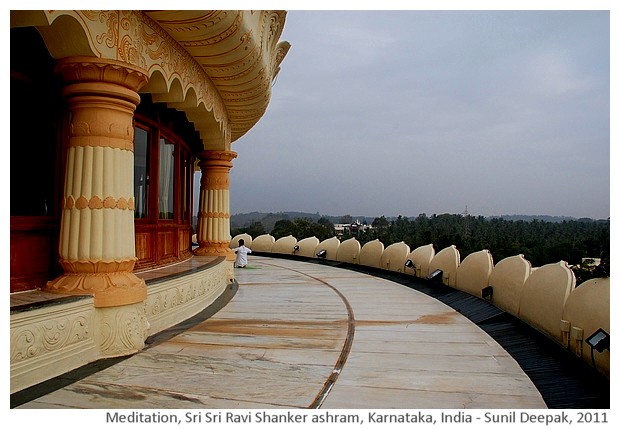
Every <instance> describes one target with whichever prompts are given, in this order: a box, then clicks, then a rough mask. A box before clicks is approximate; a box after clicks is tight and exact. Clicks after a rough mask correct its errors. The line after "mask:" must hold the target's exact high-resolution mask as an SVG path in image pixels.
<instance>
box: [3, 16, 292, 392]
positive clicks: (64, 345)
mask: <svg viewBox="0 0 620 429" xmlns="http://www.w3.org/2000/svg"><path fill="white" fill-rule="evenodd" d="M285 18H286V13H285V12H283V11H168V10H167V11H148V12H147V11H32V10H28V11H11V29H10V31H11V33H10V43H11V60H10V62H11V104H10V106H11V107H10V108H11V115H10V118H11V143H10V144H11V147H10V149H11V151H10V152H11V173H10V174H11V177H10V184H11V201H10V212H11V213H10V228H11V233H10V238H11V245H10V255H11V262H10V270H11V289H10V291H11V301H12V306H11V392H14V391H17V390H20V389H23V388H25V387H29V386H32V385H34V384H36V383H38V382H41V381H44V380H45V379H47V378H51V377H53V376H56V375H59V374H62V373H64V372H66V371H68V370H71V369H73V368H77V367H79V366H81V365H83V364H85V363H88V362H92V361H94V360H97V359H100V358H102V357H110V356H122V355H127V354H130V353H134V352H136V351H137V350H140V349H141V348H143V347H144V344H145V340H146V338H147V337H148V336H150V335H153V334H155V333H157V332H159V331H161V330H163V329H166V328H167V327H170V326H172V325H174V324H176V323H178V322H180V321H182V320H185V319H187V318H188V317H191V316H192V315H194V314H196V313H198V312H200V311H203V310H204V309H205V308H207V307H209V306H210V305H212V304H213V303H214V302H215V301H217V300H218V298H219V297H221V296H223V295H224V294H225V292H226V290H227V288H229V286H230V285H231V284H234V282H235V281H234V270H233V266H232V260H233V259H234V258H233V254H232V252H231V250H230V249H229V242H230V239H231V237H230V223H229V218H230V212H229V210H230V209H229V200H230V198H229V195H230V181H229V171H230V169H231V168H232V166H233V160H234V159H235V157H236V156H237V153H236V152H235V151H233V149H232V144H233V143H234V142H235V141H236V140H238V139H239V138H240V137H242V136H243V135H245V134H246V133H247V132H248V131H249V130H250V129H251V128H252V127H253V126H254V125H255V124H256V123H257V122H258V121H259V120H260V118H261V117H262V115H263V114H264V113H265V111H266V109H267V107H268V104H269V100H270V96H271V87H272V82H273V79H274V78H275V77H276V75H277V73H278V71H279V68H280V63H281V62H282V60H283V59H284V57H285V56H286V54H287V52H288V49H289V47H290V45H289V44H288V43H287V42H283V41H280V40H279V39H280V36H281V33H282V30H283V26H284V23H285ZM196 171H199V172H200V174H201V180H200V189H199V195H200V197H199V204H198V206H199V209H198V213H197V218H198V222H197V225H193V222H192V219H193V217H194V213H193V207H194V204H193V195H194V180H193V177H194V174H195V172H196ZM194 234H195V237H196V241H197V246H195V245H194V246H193V245H192V242H193V240H192V236H193V235H194ZM167 267H177V269H176V271H175V272H174V275H159V276H157V275H156V274H154V273H157V272H159V273H161V272H166V271H165V270H166V268H167ZM183 267H188V268H187V269H183ZM28 297H30V298H28ZM33 297H34V298H33ZM50 297H51V298H50ZM14 299H15V301H16V302H17V301H18V300H22V301H23V300H28V299H32V300H34V301H33V302H36V305H26V304H22V305H21V306H20V305H15V306H13V300H14ZM42 303H43V304H42ZM50 303H52V304H50ZM51 306H53V311H52V310H50V307H51Z"/></svg>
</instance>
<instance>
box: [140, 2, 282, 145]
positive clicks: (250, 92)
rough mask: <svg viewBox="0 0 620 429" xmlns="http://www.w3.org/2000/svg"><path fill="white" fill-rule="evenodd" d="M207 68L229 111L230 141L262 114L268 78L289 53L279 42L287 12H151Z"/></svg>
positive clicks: (267, 90) (268, 93)
mask: <svg viewBox="0 0 620 429" xmlns="http://www.w3.org/2000/svg"><path fill="white" fill-rule="evenodd" d="M146 14H147V15H148V16H149V17H150V18H151V19H153V20H154V21H156V22H157V23H158V24H159V26H161V28H162V29H164V30H165V31H166V32H167V33H168V34H169V35H170V37H172V38H173V39H174V40H175V41H176V42H177V43H179V45H181V46H182V47H183V49H185V50H186V51H187V52H188V53H189V54H190V55H191V56H192V57H193V58H194V60H195V61H196V62H197V63H198V64H200V66H201V67H202V68H203V69H204V70H205V72H206V74H207V75H208V76H209V78H210V79H211V80H212V82H213V83H214V85H215V87H216V88H217V90H218V92H219V94H220V97H221V98H222V100H223V101H224V105H225V107H226V109H227V111H228V115H229V121H230V127H231V140H232V141H235V140H237V139H238V138H239V137H241V136H242V135H244V134H245V133H246V132H247V131H249V130H250V128H252V127H253V126H254V125H255V124H256V123H257V122H258V121H259V119H260V118H261V117H262V116H263V114H264V113H265V111H266V109H267V106H268V104H269V100H270V98H271V83H272V81H273V79H274V78H275V76H276V75H277V73H278V71H279V66H280V63H281V62H282V60H283V59H284V56H285V55H286V53H287V52H288V49H289V48H290V45H289V44H288V42H278V40H279V38H280V35H281V34H282V30H283V27H284V22H285V18H286V12H285V11H246V10H243V11H232V10H217V11H149V12H146Z"/></svg>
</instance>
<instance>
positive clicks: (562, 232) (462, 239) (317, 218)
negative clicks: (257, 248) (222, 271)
mask: <svg viewBox="0 0 620 429" xmlns="http://www.w3.org/2000/svg"><path fill="white" fill-rule="evenodd" d="M261 215H262V216H261ZM239 216H240V215H233V216H231V229H232V231H231V235H232V236H235V235H237V234H241V233H247V234H249V235H251V236H252V237H257V236H259V235H263V234H271V235H272V236H274V238H275V239H276V240H277V239H278V238H281V237H285V236H288V235H292V236H294V237H295V238H297V240H302V239H304V238H307V237H312V236H314V237H317V238H318V239H319V240H321V241H322V240H325V239H327V238H331V237H333V236H335V235H336V231H335V228H334V224H335V223H344V224H350V223H353V222H356V221H359V223H361V224H362V225H370V226H371V227H372V228H368V229H366V230H363V228H362V229H360V230H359V231H358V232H353V233H347V234H344V235H340V236H339V238H340V239H341V241H344V240H346V239H349V238H352V237H355V238H356V239H357V240H358V241H359V242H360V244H361V245H362V246H363V245H364V244H365V243H367V242H369V241H372V240H375V239H378V240H380V241H381V242H382V243H383V244H384V246H385V247H387V246H389V245H390V244H393V243H398V242H401V241H402V242H404V243H406V244H407V245H408V246H409V247H410V248H411V250H413V249H416V248H418V247H420V246H424V245H427V244H433V246H434V247H435V251H437V252H438V251H440V250H442V249H444V248H446V247H448V246H451V245H455V246H456V248H457V249H458V250H459V252H460V254H461V260H463V259H464V258H465V257H466V256H467V255H469V254H470V253H473V252H477V251H479V250H483V249H487V250H489V251H490V252H491V255H492V256H493V260H494V262H495V263H497V262H499V261H500V260H502V259H504V258H506V257H509V256H514V255H519V254H523V255H524V257H525V258H526V259H527V260H528V261H530V262H531V263H532V266H535V267H537V266H542V265H546V264H550V263H556V262H559V261H566V262H567V263H568V264H569V265H571V266H574V267H573V270H574V271H575V275H576V276H577V279H578V282H581V281H583V280H585V279H587V278H590V277H592V276H593V275H594V274H601V272H602V273H603V274H606V275H609V274H608V273H609V256H610V219H605V220H594V219H589V218H582V219H573V218H553V217H540V216H529V217H528V216H509V217H489V218H487V217H484V216H472V215H467V214H440V215H436V214H433V215H430V216H427V215H426V214H424V213H422V214H420V215H418V216H417V217H416V218H408V217H403V216H398V217H395V218H386V217H385V216H381V217H376V218H374V219H372V220H370V219H369V218H366V217H355V218H354V217H353V216H350V215H345V216H341V217H333V216H321V215H320V214H318V213H316V214H309V213H297V212H289V213H268V214H261V213H256V212H255V213H249V214H246V215H243V216H242V217H239ZM235 217H236V218H235ZM545 219H547V220H545ZM548 219H551V220H548ZM589 258H591V259H592V260H594V259H595V258H596V259H601V260H602V265H601V267H595V265H594V263H593V261H586V262H585V263H583V260H584V259H589ZM595 270H596V273H594V271H595Z"/></svg>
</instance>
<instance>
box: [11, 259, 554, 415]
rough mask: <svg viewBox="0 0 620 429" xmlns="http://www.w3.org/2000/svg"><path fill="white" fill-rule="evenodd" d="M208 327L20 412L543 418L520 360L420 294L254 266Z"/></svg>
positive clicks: (336, 274)
mask: <svg viewBox="0 0 620 429" xmlns="http://www.w3.org/2000/svg"><path fill="white" fill-rule="evenodd" d="M235 275H236V279H237V281H238V283H239V290H238V292H237V294H236V295H235V296H234V297H233V298H232V300H231V301H230V302H229V303H228V304H227V305H226V306H225V307H224V308H223V309H222V310H220V311H219V312H218V313H216V314H215V315H214V316H213V317H211V318H209V319H207V320H204V321H201V322H200V323H198V324H196V325H194V326H192V327H190V328H188V329H187V330H184V331H182V332H180V333H179V334H178V335H176V336H173V337H171V338H169V339H167V340H166V341H163V342H160V343H158V344H154V345H152V346H150V347H147V348H145V349H144V350H143V351H141V352H140V353H137V354H136V355H134V356H131V357H129V358H128V359H125V360H122V361H120V362H119V363H116V364H115V365H112V366H110V367H108V368H106V369H103V370H101V371H99V372H96V373H94V374H91V375H89V376H87V377H85V378H83V379H81V380H79V381H76V382H74V383H72V384H69V385H67V386H65V387H62V388H60V389H59V390H56V391H53V392H51V393H48V394H46V395H43V396H41V397H39V398H37V399H34V400H32V401H30V402H26V403H25V404H23V405H21V406H19V408H85V409H103V408H105V409H129V408H131V409H138V408H140V409H144V408H156V409H185V408H214V409H218V408H226V409H250V408H262V409H271V408H317V407H320V408H323V409H365V408H373V409H379V408H398V409H405V408H406V409H437V408H441V409H461V408H469V409H482V408H484V409H491V408H497V409H501V408H511V409H514V408H530V409H534V408H546V405H545V402H544V401H543V399H542V397H541V395H540V393H539V392H538V391H537V389H536V387H535V386H534V384H533V383H532V382H531V380H530V379H529V378H528V377H527V376H526V375H525V373H524V372H523V371H522V369H521V368H520V367H519V365H518V364H517V363H516V362H515V360H514V359H513V358H512V357H511V356H510V355H509V354H508V353H507V352H506V351H505V350H504V349H503V348H502V347H500V346H499V345H498V344H497V343H496V342H495V340H493V339H492V338H491V337H490V336H489V335H488V334H486V333H485V332H484V331H483V330H482V329H480V328H479V327H478V326H476V325H475V324H474V323H472V322H471V321H469V319H467V318H465V317H464V316H463V315H461V314H460V313H458V312H457V311H455V310H454V309H452V308H450V307H448V306H446V305H445V304H443V303H441V302H439V301H437V300H435V299H433V298H431V297H428V296H427V295H425V294H423V293H420V292H417V291H415V290H413V289H410V288H407V287H405V286H402V285H400V284H397V283H394V282H391V281H389V280H385V279H381V278H378V277H374V276H371V275H368V274H364V273H360V272H355V271H351V270H346V269H342V268H336V267H330V266H327V265H321V264H311V263H306V262H303V261H296V260H289V259H278V258H271V257H259V256H250V261H249V265H248V267H247V268H243V269H240V268H237V269H235Z"/></svg>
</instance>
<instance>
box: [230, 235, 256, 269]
mask: <svg viewBox="0 0 620 429" xmlns="http://www.w3.org/2000/svg"><path fill="white" fill-rule="evenodd" d="M233 250H234V251H235V254H236V255H237V257H236V258H235V268H245V266H246V265H247V264H248V253H252V250H251V249H249V248H247V247H245V241H244V240H243V238H241V239H240V240H239V247H235V248H234V249H233Z"/></svg>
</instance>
